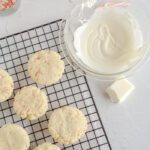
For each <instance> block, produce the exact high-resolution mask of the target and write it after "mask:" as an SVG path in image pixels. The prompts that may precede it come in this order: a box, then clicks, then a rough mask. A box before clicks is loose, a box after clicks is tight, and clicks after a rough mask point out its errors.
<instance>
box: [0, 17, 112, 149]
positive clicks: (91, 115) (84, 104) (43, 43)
mask: <svg viewBox="0 0 150 150" xmlns="http://www.w3.org/2000/svg"><path fill="white" fill-rule="evenodd" d="M60 23H61V20H57V21H54V22H51V23H48V24H45V25H42V26H39V27H36V28H32V29H29V30H26V31H23V32H20V33H17V34H14V35H10V36H7V37H4V38H1V39H0V68H2V69H5V70H7V71H8V72H9V74H10V75H11V76H12V77H13V79H14V83H15V90H14V93H13V95H12V98H10V99H9V100H8V101H6V102H3V103H1V104H0V127H1V126H3V125H4V124H7V123H16V124H19V125H21V126H22V127H24V128H25V130H26V131H27V132H28V134H29V137H30V141H31V147H30V149H32V148H34V147H35V146H36V145H39V144H41V143H43V142H45V141H47V142H51V143H55V144H57V145H58V146H60V147H61V149H63V150H72V149H74V150H111V147H110V144H109V141H108V138H107V135H106V132H105V130H104V127H103V125H102V122H101V119H100V117H99V115H98V111H97V108H96V106H95V103H94V100H93V97H92V95H91V92H90V89H89V86H88V83H87V80H86V78H85V77H84V76H82V75H80V74H78V73H77V72H76V71H75V70H74V69H73V68H72V67H71V66H70V65H69V64H68V62H67V61H66V60H65V58H64V56H63V54H62V51H61V50H60V44H59V37H58V36H59V25H60ZM41 49H42V50H43V49H52V50H55V51H57V52H59V54H60V55H61V56H62V59H63V60H64V62H65V73H64V75H63V77H62V79H61V80H60V82H58V83H56V84H54V85H52V86H48V87H44V86H38V85H37V84H35V83H34V82H33V81H32V80H31V78H30V76H29V75H28V71H27V63H28V60H29V58H30V56H31V55H32V54H33V53H35V52H37V51H40V50H41ZM27 85H35V86H37V87H39V88H41V89H42V90H43V91H45V92H46V94H47V96H48V98H49V102H48V103H49V110H48V111H47V113H46V114H45V115H44V116H43V117H41V118H39V119H38V120H36V121H32V122H31V121H27V120H23V119H21V118H20V117H19V116H17V115H16V114H15V112H14V110H13V97H14V95H15V93H16V92H17V90H19V89H20V88H22V87H24V86H27ZM66 105H70V106H75V107H77V108H79V109H80V110H81V111H82V112H83V113H84V114H85V116H86V118H87V120H88V131H87V133H86V135H85V137H83V138H82V139H80V140H79V142H78V143H75V144H73V145H60V144H58V143H56V142H55V141H54V140H53V138H52V137H51V136H50V134H49V132H48V129H47V124H48V119H49V117H50V114H51V113H52V111H53V110H55V109H57V108H60V107H63V106H66Z"/></svg>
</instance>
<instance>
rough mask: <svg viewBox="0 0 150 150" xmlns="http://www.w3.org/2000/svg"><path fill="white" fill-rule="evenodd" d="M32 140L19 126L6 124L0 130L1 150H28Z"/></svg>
mask: <svg viewBox="0 0 150 150" xmlns="http://www.w3.org/2000/svg"><path fill="white" fill-rule="evenodd" d="M29 146H30V140H29V137H28V134H27V133H26V131H25V130H24V129H23V128H22V127H21V126H19V125H16V124H6V125H4V126H3V127H2V128H0V150H28V148H29Z"/></svg>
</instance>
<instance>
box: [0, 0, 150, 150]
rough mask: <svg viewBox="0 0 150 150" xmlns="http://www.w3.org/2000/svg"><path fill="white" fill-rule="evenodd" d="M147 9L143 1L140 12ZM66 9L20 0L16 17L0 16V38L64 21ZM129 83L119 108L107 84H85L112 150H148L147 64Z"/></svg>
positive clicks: (58, 0)
mask: <svg viewBox="0 0 150 150" xmlns="http://www.w3.org/2000/svg"><path fill="white" fill-rule="evenodd" d="M137 1H138V0H137ZM149 5H150V1H148V0H147V1H146V0H145V1H144V0H143V6H144V7H143V9H147V8H148V6H149ZM141 7H142V6H141ZM69 8H70V4H69V3H68V0H22V2H21V6H20V7H19V10H18V11H17V12H16V13H14V14H13V15H10V16H0V37H3V36H5V35H9V34H13V33H15V32H19V31H22V30H25V29H28V28H31V27H35V26H38V25H41V24H44V23H47V22H50V21H53V20H56V19H60V18H64V17H66V16H67V15H68V14H69V12H70V11H69ZM149 16H150V14H149ZM129 80H130V81H132V82H133V84H134V85H135V87H136V89H135V91H134V92H133V93H132V94H131V95H130V96H129V97H128V99H127V100H126V101H125V102H124V103H122V104H112V103H111V102H109V100H108V98H107V97H106V95H105V94H104V89H105V88H106V87H107V86H108V85H109V84H110V83H107V82H97V81H96V82H95V81H93V80H89V83H90V87H91V90H92V93H93V96H94V98H95V102H96V104H97V108H98V110H99V113H100V116H101V118H102V121H103V124H104V127H105V130H106V132H107V135H108V138H109V140H110V144H111V146H112V149H113V150H150V62H149V63H147V64H146V65H145V66H144V67H143V68H142V70H141V71H140V72H138V73H136V74H135V75H134V76H133V77H131V78H130V79H129Z"/></svg>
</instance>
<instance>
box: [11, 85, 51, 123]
mask: <svg viewBox="0 0 150 150" xmlns="http://www.w3.org/2000/svg"><path fill="white" fill-rule="evenodd" d="M13 105H14V110H15V112H16V114H17V115H19V116H21V118H23V119H29V120H35V119H38V118H39V117H41V116H42V115H44V114H45V113H46V111H47V109H48V100H47V96H46V94H45V93H44V92H43V91H41V90H40V89H38V88H37V87H34V86H27V87H24V88H22V89H21V90H20V91H19V92H18V93H17V94H16V96H15V98H14V104H13Z"/></svg>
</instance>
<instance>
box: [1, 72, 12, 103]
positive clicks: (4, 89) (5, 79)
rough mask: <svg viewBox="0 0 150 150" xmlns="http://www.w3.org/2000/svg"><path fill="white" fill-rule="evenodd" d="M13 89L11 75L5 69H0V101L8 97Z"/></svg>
mask: <svg viewBox="0 0 150 150" xmlns="http://www.w3.org/2000/svg"><path fill="white" fill-rule="evenodd" d="M13 89H14V83H13V79H12V77H11V76H10V75H9V74H8V73H7V72H6V71H5V70H2V69H0V102H4V101H6V100H7V99H9V98H10V97H11V95H12V92H13Z"/></svg>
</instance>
